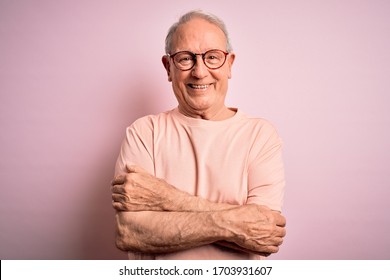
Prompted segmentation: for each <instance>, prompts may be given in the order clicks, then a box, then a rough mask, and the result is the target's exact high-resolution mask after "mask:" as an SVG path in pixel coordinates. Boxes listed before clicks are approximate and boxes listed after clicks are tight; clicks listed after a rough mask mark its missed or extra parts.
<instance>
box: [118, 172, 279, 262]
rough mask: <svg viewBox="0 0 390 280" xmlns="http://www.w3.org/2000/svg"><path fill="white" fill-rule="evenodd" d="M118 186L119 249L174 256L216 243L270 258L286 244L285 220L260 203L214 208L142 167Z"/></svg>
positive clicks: (119, 182) (125, 176) (121, 178)
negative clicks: (171, 254)
mask: <svg viewBox="0 0 390 280" xmlns="http://www.w3.org/2000/svg"><path fill="white" fill-rule="evenodd" d="M127 169H128V173H126V174H123V175H118V176H116V177H115V178H114V180H113V181H112V188H111V190H112V201H113V207H114V208H115V209H116V210H117V213H116V225H117V238H116V244H117V247H118V248H119V249H121V250H124V251H133V252H140V253H153V254H154V253H169V252H176V251H179V250H184V249H190V248H194V247H198V246H201V245H206V244H211V243H216V244H219V245H221V246H225V247H230V248H233V249H236V250H242V251H245V252H251V253H256V254H260V255H269V254H271V253H276V252H277V251H278V248H279V246H280V245H281V244H282V242H283V237H284V236H285V234H286V231H285V224H286V221H285V218H284V217H283V216H282V215H281V214H280V213H279V212H277V211H272V210H271V209H269V208H268V207H266V206H260V205H255V204H249V205H242V206H239V205H231V204H226V203H213V202H210V201H208V200H206V199H203V198H201V197H197V196H193V195H190V194H188V193H186V192H183V191H180V190H178V189H177V188H175V187H174V186H172V185H170V184H168V183H167V182H166V181H164V180H162V179H159V178H156V177H154V176H152V175H151V174H149V173H147V172H146V171H145V170H143V169H142V168H140V167H138V166H127Z"/></svg>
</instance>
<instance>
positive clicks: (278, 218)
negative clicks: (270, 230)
mask: <svg viewBox="0 0 390 280" xmlns="http://www.w3.org/2000/svg"><path fill="white" fill-rule="evenodd" d="M272 213H273V215H274V218H275V223H276V225H277V226H280V227H285V226H286V218H285V217H283V216H282V215H281V214H280V213H279V212H276V211H273V212H272Z"/></svg>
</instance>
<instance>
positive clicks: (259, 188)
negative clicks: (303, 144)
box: [247, 121, 285, 211]
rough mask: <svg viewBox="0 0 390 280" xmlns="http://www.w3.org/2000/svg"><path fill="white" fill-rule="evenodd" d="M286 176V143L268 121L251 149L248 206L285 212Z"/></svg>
mask: <svg viewBox="0 0 390 280" xmlns="http://www.w3.org/2000/svg"><path fill="white" fill-rule="evenodd" d="M284 187H285V176H284V164H283V159H282V140H281V138H280V137H279V135H278V133H277V131H276V129H275V128H274V127H273V126H272V125H271V124H270V123H268V122H266V121H265V123H264V124H262V125H261V126H260V128H259V129H258V131H257V135H256V138H255V142H254V144H253V147H252V149H251V155H250V162H249V169H248V198H247V204H250V203H253V204H260V205H265V206H268V207H270V208H271V209H273V210H277V211H281V210H282V205H283V198H284Z"/></svg>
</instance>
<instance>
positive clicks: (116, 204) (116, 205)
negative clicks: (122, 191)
mask: <svg viewBox="0 0 390 280" xmlns="http://www.w3.org/2000/svg"><path fill="white" fill-rule="evenodd" d="M112 207H114V209H115V210H116V211H125V210H126V208H125V207H124V206H123V204H122V203H120V202H116V201H113V202H112Z"/></svg>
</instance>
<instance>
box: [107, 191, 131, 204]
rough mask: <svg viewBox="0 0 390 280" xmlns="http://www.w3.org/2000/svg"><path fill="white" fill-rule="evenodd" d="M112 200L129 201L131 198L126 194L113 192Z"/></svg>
mask: <svg viewBox="0 0 390 280" xmlns="http://www.w3.org/2000/svg"><path fill="white" fill-rule="evenodd" d="M111 197H112V201H114V202H121V203H123V202H128V201H129V198H128V197H127V196H125V195H121V194H116V193H113V194H112V196H111Z"/></svg>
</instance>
